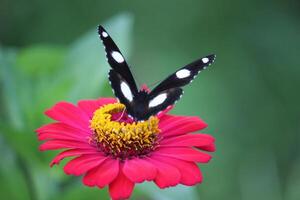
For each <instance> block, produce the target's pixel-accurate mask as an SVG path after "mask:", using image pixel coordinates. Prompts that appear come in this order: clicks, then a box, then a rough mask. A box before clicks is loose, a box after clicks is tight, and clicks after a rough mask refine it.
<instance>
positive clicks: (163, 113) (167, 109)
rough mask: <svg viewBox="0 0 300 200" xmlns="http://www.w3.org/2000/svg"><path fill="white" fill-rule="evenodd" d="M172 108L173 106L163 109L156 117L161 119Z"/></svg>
mask: <svg viewBox="0 0 300 200" xmlns="http://www.w3.org/2000/svg"><path fill="white" fill-rule="evenodd" d="M173 108H174V106H168V107H167V108H166V109H164V110H163V111H161V112H159V113H158V114H157V115H156V116H157V117H158V118H159V119H161V118H163V117H164V116H165V115H166V114H167V113H168V112H169V111H170V110H172V109H173Z"/></svg>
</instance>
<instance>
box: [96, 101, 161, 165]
mask: <svg viewBox="0 0 300 200" xmlns="http://www.w3.org/2000/svg"><path fill="white" fill-rule="evenodd" d="M125 109H126V107H125V106H124V105H123V104H121V103H114V104H107V105H105V106H103V107H100V108H99V109H97V110H96V111H95V112H94V116H93V118H92V120H91V124H90V127H91V129H92V130H93V132H94V135H93V140H94V141H95V143H96V144H97V146H98V147H99V148H100V150H101V151H103V152H104V153H106V154H107V155H111V156H113V157H116V158H119V159H121V160H124V159H130V158H131V157H139V156H145V155H147V154H149V153H150V152H151V151H153V150H154V149H155V148H156V146H157V144H158V138H159V137H158V136H159V135H158V134H159V132H160V130H159V128H158V122H159V119H158V118H157V117H153V116H152V117H150V118H149V119H148V120H146V121H143V122H136V121H132V122H131V123H128V122H127V120H123V119H124V118H126V119H127V118H128V116H127V114H126V113H125ZM120 112H122V114H121V116H120V117H119V118H117V120H113V118H112V116H113V115H114V114H119V113H120Z"/></svg>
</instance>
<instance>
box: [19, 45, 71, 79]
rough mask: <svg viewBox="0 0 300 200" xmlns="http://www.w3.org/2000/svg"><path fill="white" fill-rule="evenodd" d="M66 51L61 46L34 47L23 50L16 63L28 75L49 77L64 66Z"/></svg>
mask: <svg viewBox="0 0 300 200" xmlns="http://www.w3.org/2000/svg"><path fill="white" fill-rule="evenodd" d="M65 51H66V50H65V48H63V47H61V46H54V45H33V46H30V47H28V48H24V49H22V50H21V51H20V52H19V54H18V57H17V61H16V62H17V65H18V66H19V68H20V69H21V70H22V72H24V74H26V75H32V76H43V75H48V74H52V73H53V72H55V71H56V70H57V69H58V68H60V67H61V66H62V64H63V61H64V58H65Z"/></svg>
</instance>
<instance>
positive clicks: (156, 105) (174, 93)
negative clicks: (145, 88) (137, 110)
mask: <svg viewBox="0 0 300 200" xmlns="http://www.w3.org/2000/svg"><path fill="white" fill-rule="evenodd" d="M182 94H183V90H182V89H181V88H170V89H167V90H164V91H161V92H159V93H152V92H151V93H150V95H149V99H148V113H149V114H148V115H149V116H151V115H155V114H157V113H159V112H160V111H163V110H165V109H166V108H167V107H168V106H170V105H173V104H174V103H175V102H176V101H178V100H179V99H180V97H181V95H182ZM147 117H148V116H147Z"/></svg>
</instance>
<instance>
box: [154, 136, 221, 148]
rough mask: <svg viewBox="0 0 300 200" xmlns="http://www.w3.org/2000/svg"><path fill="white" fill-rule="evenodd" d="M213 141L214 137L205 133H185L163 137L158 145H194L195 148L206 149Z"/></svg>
mask: <svg viewBox="0 0 300 200" xmlns="http://www.w3.org/2000/svg"><path fill="white" fill-rule="evenodd" d="M214 141H215V139H214V138H213V137H212V136H210V135H207V134H186V135H180V136H177V137H170V138H166V139H163V140H162V141H161V142H160V145H161V146H162V147H187V146H195V147H197V148H200V149H203V150H207V149H209V148H211V147H212V146H213V142H214ZM211 149H212V148H211ZM211 149H209V150H211Z"/></svg>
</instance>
